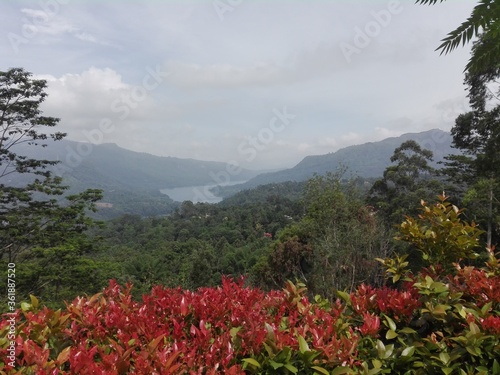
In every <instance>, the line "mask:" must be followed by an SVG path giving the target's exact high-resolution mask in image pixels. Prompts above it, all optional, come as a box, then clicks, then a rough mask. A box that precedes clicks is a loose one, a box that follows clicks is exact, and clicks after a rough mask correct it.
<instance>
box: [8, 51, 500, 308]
mask: <svg viewBox="0 0 500 375" xmlns="http://www.w3.org/2000/svg"><path fill="white" fill-rule="evenodd" d="M479 45H480V44H477V46H479ZM497 76H498V74H497V75H491V74H490V73H489V72H488V74H476V75H469V76H468V81H467V82H468V84H469V88H470V91H471V95H470V99H471V103H472V104H475V103H477V104H476V105H477V106H478V108H477V109H474V110H473V111H472V112H469V113H466V114H463V115H461V116H460V117H459V118H458V119H457V121H456V125H455V127H454V128H453V130H452V133H453V136H454V146H455V147H456V148H459V149H460V150H462V151H463V154H460V155H450V156H448V158H447V162H446V163H445V164H444V165H443V167H442V168H440V169H434V168H432V167H431V166H430V165H429V163H430V162H431V161H432V157H433V155H432V152H431V151H429V150H426V149H422V148H421V147H420V146H419V144H417V143H416V142H415V141H411V140H410V141H406V142H404V143H403V144H401V145H400V146H399V147H398V148H396V149H395V150H394V153H393V156H392V158H391V162H392V165H391V166H390V167H388V168H387V169H386V171H385V172H384V175H383V176H381V178H380V179H376V180H366V179H362V178H359V177H350V174H349V171H347V170H343V169H342V168H341V167H340V168H339V169H337V170H334V171H332V172H330V173H328V174H326V175H321V176H316V177H314V178H312V179H311V180H309V181H307V182H305V183H299V182H286V183H279V184H270V185H263V186H260V187H257V188H255V189H251V190H246V191H242V192H240V193H237V194H235V195H233V196H232V197H230V198H227V199H225V200H224V201H222V202H221V203H219V204H207V203H197V204H193V203H192V202H190V201H185V202H183V203H182V204H180V205H179V206H178V207H177V208H176V209H175V211H174V212H173V213H172V214H170V215H168V216H150V217H144V216H141V215H138V214H136V215H134V214H128V215H123V216H121V217H118V218H115V219H111V220H108V221H97V220H95V219H93V218H92V217H93V216H92V213H93V211H94V212H95V211H96V206H95V204H96V202H98V201H99V200H100V199H101V198H102V194H103V192H102V191H100V190H97V189H88V190H86V191H83V192H80V193H78V194H72V195H69V196H65V191H66V186H65V185H64V181H63V180H61V178H59V177H55V176H53V175H52V174H51V172H50V169H49V168H48V167H49V166H50V165H52V164H54V163H55V162H54V161H51V160H37V159H30V158H27V157H26V156H23V155H19V154H17V153H16V145H17V144H18V143H20V142H26V143H29V144H30V145H31V146H30V147H43V145H44V142H45V141H46V140H47V139H48V138H49V137H52V138H54V139H56V140H57V139H61V138H62V137H64V134H61V133H58V132H54V133H52V134H47V133H46V131H45V130H43V131H42V130H41V129H43V128H57V126H56V125H57V122H58V119H57V118H53V117H45V116H43V115H42V114H41V112H40V109H39V105H40V103H41V102H42V101H43V100H44V98H45V95H46V94H45V91H44V90H45V88H46V82H45V81H43V80H36V79H33V78H32V75H31V73H29V72H27V71H25V70H23V69H21V68H17V69H11V70H8V71H6V72H1V75H0V78H1V88H2V91H1V93H0V95H1V100H2V103H1V109H2V111H3V112H2V129H3V134H4V136H3V138H2V140H1V144H0V146H1V151H2V152H1V154H0V155H1V162H2V170H3V172H2V173H3V174H2V176H1V178H2V180H3V181H7V178H8V176H9V175H10V174H12V173H16V174H22V175H26V176H27V180H29V182H28V183H27V184H26V185H24V186H9V185H8V184H7V183H3V184H2V193H1V208H0V220H1V223H2V225H1V227H0V232H1V239H2V243H1V249H2V259H1V261H2V268H1V269H2V272H3V276H2V277H3V278H6V277H7V274H6V270H7V264H9V263H15V264H16V292H17V298H19V300H27V299H29V295H34V296H37V298H39V299H40V300H41V301H42V302H43V303H44V304H47V305H48V306H53V307H57V306H63V305H64V301H71V300H72V299H73V298H74V297H76V296H77V295H81V294H93V293H96V292H98V291H100V290H102V288H103V287H105V286H106V285H107V283H108V281H109V280H110V279H115V280H117V281H118V282H120V283H122V284H125V283H132V284H133V295H134V296H135V298H138V299H139V298H140V296H141V295H142V294H143V293H147V292H148V291H149V290H151V288H152V287H153V286H155V285H164V286H169V287H181V288H186V289H196V288H199V287H202V286H216V285H220V283H221V282H222V277H223V276H230V277H239V276H244V277H245V280H246V282H247V283H248V284H249V285H252V286H257V287H260V288H262V289H264V290H271V289H273V288H277V289H279V288H281V287H282V286H283V285H284V283H285V282H286V281H287V280H292V281H298V282H304V283H305V284H306V285H307V286H308V288H309V291H310V293H311V294H312V295H315V294H319V295H322V296H324V297H325V298H332V297H333V296H334V295H335V293H336V291H337V290H351V289H352V288H354V287H355V286H356V285H358V284H360V283H362V282H364V283H368V284H370V285H375V286H376V285H381V283H383V277H382V276H383V275H382V270H381V267H380V264H379V263H378V262H377V261H376V260H375V258H386V257H389V256H393V255H394V254H396V255H398V256H403V255H404V256H408V257H409V259H410V260H412V265H413V266H414V267H415V268H418V267H419V264H418V261H417V259H418V258H417V257H416V256H415V252H416V249H415V248H412V247H408V246H407V245H403V244H402V242H401V241H398V240H397V239H396V238H395V236H396V235H397V234H398V233H399V230H400V229H399V227H400V224H401V222H402V221H403V220H404V219H405V217H407V216H416V215H417V214H418V212H419V209H420V205H421V201H424V202H427V203H428V204H433V203H434V202H436V201H437V199H438V195H442V194H444V195H445V196H447V197H448V198H447V199H448V201H449V202H451V203H453V204H456V205H458V206H460V207H464V208H465V211H464V215H465V217H466V218H467V219H468V220H470V221H473V222H475V223H477V224H478V225H479V227H480V228H483V229H484V235H483V236H482V241H483V245H482V247H483V248H485V247H488V248H491V246H492V245H493V244H495V243H496V241H497V240H498V230H499V228H498V222H499V220H498V200H497V199H496V196H498V179H497V176H498V170H497V169H498V166H499V165H500V163H498V162H497V158H498V152H497V148H496V147H495V145H496V144H497V142H498V136H497V133H498V129H497V128H498V125H497V124H498V122H492V118H493V119H496V118H497V117H498V106H497V107H495V108H494V109H493V110H488V111H487V110H485V108H484V102H485V100H486V99H487V98H486V96H487V91H486V89H485V87H486V85H487V84H488V83H489V82H490V81H491V80H493V79H495V78H497ZM482 105H483V106H482ZM495 116H496V117H495ZM495 121H498V120H495ZM485 254H486V253H485ZM481 261H482V260H481V258H479V260H478V262H481ZM3 298H5V297H3ZM2 306H3V307H5V306H6V304H5V303H4V304H2Z"/></svg>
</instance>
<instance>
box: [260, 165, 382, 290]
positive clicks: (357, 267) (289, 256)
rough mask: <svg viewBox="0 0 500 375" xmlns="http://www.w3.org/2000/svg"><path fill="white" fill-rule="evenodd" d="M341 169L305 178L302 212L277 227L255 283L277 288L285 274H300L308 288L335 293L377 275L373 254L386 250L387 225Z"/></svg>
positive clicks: (294, 277) (292, 277)
mask: <svg viewBox="0 0 500 375" xmlns="http://www.w3.org/2000/svg"><path fill="white" fill-rule="evenodd" d="M341 175H342V173H336V174H334V173H330V174H327V175H326V176H316V177H314V178H312V179H311V180H309V181H308V183H307V187H306V190H305V193H304V204H305V211H306V214H305V215H304V217H303V218H302V219H301V220H300V221H299V222H298V223H294V224H291V225H289V226H288V227H286V228H285V229H283V230H282V231H281V232H279V233H278V238H277V241H276V242H275V243H274V244H273V245H272V247H271V249H270V251H269V254H268V256H267V258H266V260H265V261H264V260H261V261H260V262H259V263H258V264H257V265H256V267H255V268H254V270H253V271H254V272H253V276H254V278H255V279H256V283H258V284H259V285H261V286H264V285H265V286H266V287H270V288H276V287H279V286H280V284H282V283H283V282H284V281H285V280H286V279H289V280H293V281H295V280H300V281H302V282H305V283H306V284H307V287H308V289H309V291H310V292H311V293H312V294H321V295H322V296H324V297H327V298H335V290H336V289H340V290H342V289H351V288H352V287H353V286H354V285H356V284H357V283H360V282H368V283H371V284H376V283H377V282H378V281H379V273H378V271H379V268H378V265H377V264H376V262H374V261H373V259H374V258H375V257H379V256H381V255H382V256H385V255H386V254H387V242H386V241H385V240H384V238H383V236H384V235H385V231H384V230H383V228H382V226H380V225H379V224H380V223H379V221H378V219H377V218H376V217H375V215H374V213H373V211H372V210H371V208H370V207H368V206H367V205H366V203H365V202H364V201H363V199H362V196H361V194H360V193H359V191H358V190H357V189H356V188H355V187H354V186H353V185H352V184H351V183H350V182H347V183H345V184H343V183H341V181H340V178H341Z"/></svg>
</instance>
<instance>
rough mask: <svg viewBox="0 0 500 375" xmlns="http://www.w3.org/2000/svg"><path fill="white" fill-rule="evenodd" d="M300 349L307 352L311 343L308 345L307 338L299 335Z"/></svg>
mask: <svg viewBox="0 0 500 375" xmlns="http://www.w3.org/2000/svg"><path fill="white" fill-rule="evenodd" d="M298 341H299V351H300V352H301V353H302V354H304V353H305V352H308V351H309V345H307V342H306V340H305V339H304V338H303V337H302V336H300V335H299V339H298Z"/></svg>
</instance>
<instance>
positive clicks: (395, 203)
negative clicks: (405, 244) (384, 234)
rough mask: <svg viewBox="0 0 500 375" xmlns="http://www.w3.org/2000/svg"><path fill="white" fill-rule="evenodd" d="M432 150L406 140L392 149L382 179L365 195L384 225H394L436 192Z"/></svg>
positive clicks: (412, 212)
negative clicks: (389, 160)
mask: <svg viewBox="0 0 500 375" xmlns="http://www.w3.org/2000/svg"><path fill="white" fill-rule="evenodd" d="M432 157H433V154H432V151H430V150H427V149H422V148H421V147H420V145H419V144H418V143H417V142H415V141H413V140H409V141H406V142H403V143H402V144H401V145H400V146H399V147H398V148H396V149H395V150H394V154H393V155H392V156H391V162H393V163H396V164H394V165H391V166H389V167H387V168H386V170H385V171H384V175H383V178H382V179H380V180H377V181H375V183H374V184H373V186H372V188H371V189H370V191H369V192H368V202H369V203H370V204H372V205H373V206H374V207H375V208H376V210H377V211H378V212H379V215H380V216H382V217H383V218H384V220H385V221H386V223H387V224H389V225H396V224H398V223H400V222H401V220H402V218H403V217H404V215H412V214H414V213H416V212H415V207H416V206H417V205H418V202H420V200H421V199H431V198H432V197H435V196H436V194H438V193H439V190H440V188H441V184H440V183H439V182H438V181H437V180H436V173H435V170H434V168H432V167H431V166H430V165H429V162H430V161H432Z"/></svg>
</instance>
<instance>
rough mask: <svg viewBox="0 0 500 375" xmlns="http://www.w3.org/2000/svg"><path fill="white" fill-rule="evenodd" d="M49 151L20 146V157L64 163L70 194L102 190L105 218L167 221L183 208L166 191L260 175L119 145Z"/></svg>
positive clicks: (71, 145) (51, 146) (65, 145)
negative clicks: (131, 216)
mask: <svg viewBox="0 0 500 375" xmlns="http://www.w3.org/2000/svg"><path fill="white" fill-rule="evenodd" d="M47 143H48V145H47V147H33V146H29V145H27V144H20V145H17V146H16V152H17V153H18V154H20V155H26V156H28V157H33V158H36V159H46V160H59V164H57V165H56V166H54V167H52V169H53V172H54V174H56V175H58V176H61V177H62V178H63V183H64V184H65V185H68V186H69V191H68V193H76V192H81V191H83V190H85V189H101V190H103V194H104V198H103V201H102V202H101V203H99V207H101V209H100V210H99V218H104V219H108V218H112V217H116V216H119V215H122V214H139V215H142V216H151V215H165V214H168V213H169V212H172V211H173V210H174V209H175V208H176V207H177V206H178V205H179V204H178V202H174V201H173V200H172V199H170V198H169V197H168V196H167V195H165V194H161V193H160V190H161V189H169V188H177V187H188V186H201V185H215V184H218V183H221V182H225V181H227V180H229V182H232V183H234V182H237V181H246V180H248V179H250V178H252V177H255V176H256V175H258V174H259V173H260V172H259V171H251V170H248V169H243V168H241V169H240V170H239V171H238V173H236V172H235V171H234V167H231V166H229V165H227V164H226V163H222V162H213V161H201V160H195V159H182V158H176V157H161V156H154V155H151V154H147V153H140V152H134V151H130V150H126V149H123V148H121V147H119V146H117V145H116V144H111V143H108V144H99V145H94V144H91V143H83V142H74V141H68V140H60V141H57V142H53V141H47ZM27 177H28V176H25V175H17V176H15V175H10V176H9V179H8V181H5V182H6V183H7V184H11V185H21V184H24V183H26V182H27V180H26V178H27Z"/></svg>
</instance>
